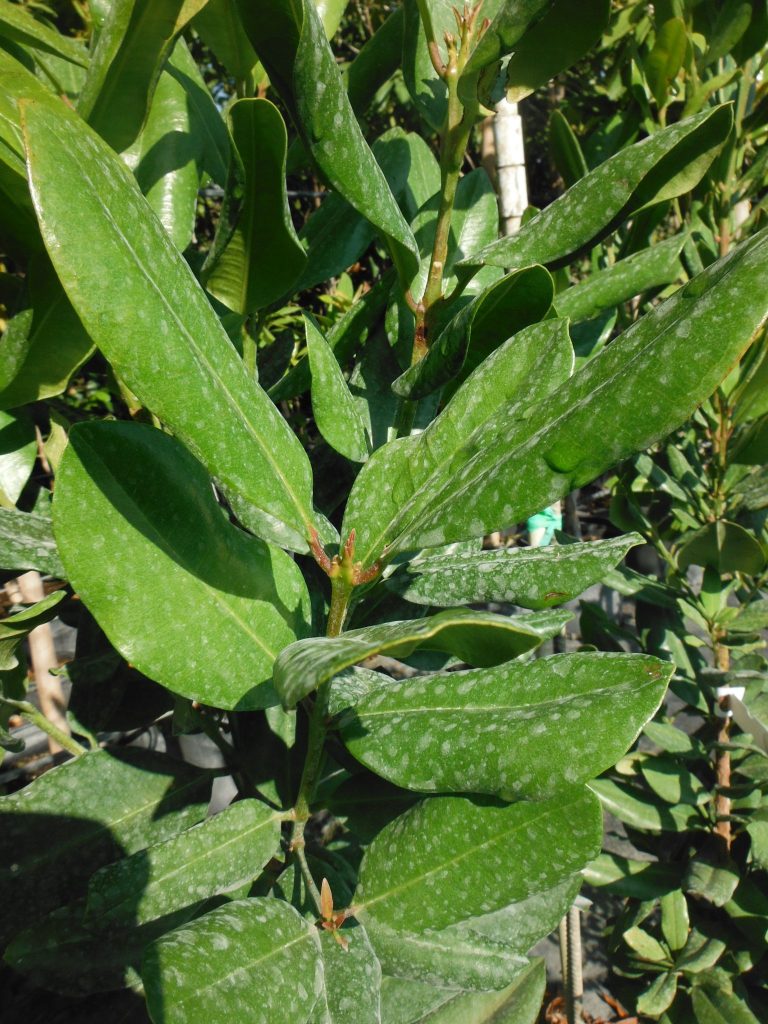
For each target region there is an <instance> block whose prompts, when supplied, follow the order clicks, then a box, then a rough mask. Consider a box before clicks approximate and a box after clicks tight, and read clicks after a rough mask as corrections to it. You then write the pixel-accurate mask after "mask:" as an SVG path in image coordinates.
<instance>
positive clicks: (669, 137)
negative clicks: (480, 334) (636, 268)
mask: <svg viewBox="0 0 768 1024" xmlns="http://www.w3.org/2000/svg"><path fill="white" fill-rule="evenodd" d="M731 124H732V114H731V110H730V107H727V106H726V107H716V108H715V109H714V110H706V111H704V112H703V113H701V114H698V115H696V117H692V118H690V119H689V120H687V121H681V122H680V123H678V124H674V125H670V127H669V128H665V129H663V130H662V131H659V132H656V134H655V135H652V136H651V137H650V138H648V139H644V140H643V141H642V142H638V143H636V144H635V145H634V146H628V147H627V148H625V149H623V150H621V151H620V152H619V153H617V154H616V155H615V156H612V157H611V158H610V159H609V160H606V161H605V163H604V164H601V165H600V166H599V167H597V168H596V169H595V170H594V171H590V173H589V174H587V175H586V176H585V177H584V178H582V179H581V180H580V181H577V182H576V184H575V185H572V186H571V188H569V189H568V191H567V192H566V193H565V194H564V195H562V196H561V197H560V198H559V199H556V200H555V202H554V203H552V204H551V205H550V206H548V207H547V208H546V209H545V210H542V212H541V213H539V214H537V216H535V217H534V218H533V219H532V220H530V221H528V223H527V224H525V225H524V226H523V227H522V228H521V229H520V230H519V231H518V232H517V233H516V234H515V235H513V236H510V237H509V238H502V239H500V240H499V241H498V242H494V243H493V244H491V245H489V246H487V247H486V248H485V249H481V250H480V252H478V253H476V254H475V255H473V256H470V257H468V258H467V259H466V260H464V261H463V265H466V266H467V267H477V266H481V265H482V264H484V263H486V264H487V263H490V264H492V265H494V266H500V267H522V266H526V265H528V264H530V263H543V264H545V265H547V266H553V267H561V266H565V265H566V264H568V263H570V262H571V260H572V259H573V258H574V256H575V255H577V254H578V253H579V252H581V251H583V250H585V249H587V248H588V247H590V246H591V245H594V244H596V243H597V242H598V241H600V240H601V239H602V238H605V237H606V235H608V234H610V233H611V231H613V230H614V229H615V228H616V227H618V226H619V224H621V223H622V222H623V221H625V220H627V219H628V218H629V217H631V216H632V215H633V214H636V213H639V212H640V210H643V209H645V208H646V207H648V206H652V205H654V204H656V203H660V202H662V201H663V200H665V199H672V198H674V197H675V196H679V195H682V194H684V193H685V192H688V191H690V189H692V188H693V187H694V186H695V185H696V184H697V182H698V181H699V180H700V179H701V177H702V175H703V174H704V173H705V172H706V170H707V168H708V167H709V165H710V164H711V163H712V160H713V159H714V158H715V156H716V155H717V153H718V152H719V150H720V148H721V147H722V145H723V143H724V142H725V140H726V138H727V137H728V134H729V132H730V130H731Z"/></svg>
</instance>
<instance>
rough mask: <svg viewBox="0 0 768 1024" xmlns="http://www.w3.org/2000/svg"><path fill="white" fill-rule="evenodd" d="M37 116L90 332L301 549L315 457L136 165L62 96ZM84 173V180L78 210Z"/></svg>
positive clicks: (48, 218) (49, 206)
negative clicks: (178, 244)
mask: <svg viewBox="0 0 768 1024" xmlns="http://www.w3.org/2000/svg"><path fill="white" fill-rule="evenodd" d="M25 118H26V120H25V134H26V140H27V147H28V160H29V172H30V179H31V183H32V191H33V196H34V201H35V208H36V210H37V214H38V217H39V220H40V224H41V228H42V231H43V237H44V239H45V241H46V245H47V246H48V247H49V249H50V253H51V258H52V262H53V264H54V267H55V268H56V272H57V273H58V275H59V277H60V279H61V281H62V283H63V284H64V287H65V290H66V291H67V294H68V296H69V298H70V300H71V302H72V305H73V306H74V308H75V310H76V312H77V313H78V315H79V317H80V319H81V321H82V322H83V325H84V326H85V328H86V330H88V332H89V333H90V334H91V336H92V338H93V339H94V341H95V342H96V344H97V345H98V346H99V347H100V348H101V349H102V351H103V352H104V354H105V355H106V357H107V358H108V359H109V360H110V362H111V363H112V366H113V367H114V369H115V371H116V373H117V374H118V375H119V376H120V377H121V378H122V380H124V381H125V383H126V384H127V385H128V387H130V388H131V390H132V391H133V392H134V393H135V394H136V395H137V396H138V397H139V399H140V400H141V401H142V402H144V403H146V405H147V406H149V408H150V409H151V410H152V412H154V413H155V414H156V415H157V416H158V417H160V419H161V420H163V422H164V423H166V424H167V425H168V426H169V427H171V429H173V431H174V433H175V434H176V435H177V436H178V437H179V438H180V439H181V440H183V441H184V442H185V443H186V444H187V445H188V446H189V447H190V448H191V449H192V450H193V451H194V452H195V453H196V454H197V455H198V457H199V458H200V459H201V460H202V461H203V462H204V463H205V465H206V466H207V467H208V469H209V470H210V471H211V473H212V474H213V475H215V476H216V477H218V478H219V479H221V480H222V481H223V482H224V483H225V484H227V485H229V486H230V487H231V488H232V489H233V490H235V491H238V492H240V493H241V494H242V495H243V496H244V497H245V498H247V499H248V500H249V501H250V502H252V503H253V504H254V505H256V506H258V507H259V508H261V509H262V510H263V511H264V512H265V513H266V514H267V515H269V516H272V517H273V518H274V519H276V520H279V521H282V522H284V523H285V524H286V525H287V526H289V527H290V528H291V530H292V531H293V534H294V544H295V545H296V546H297V547H298V548H299V549H301V548H302V547H303V546H304V544H305V541H304V540H303V539H302V538H307V537H308V536H309V531H310V528H311V525H312V523H313V515H312V509H311V487H312V481H311V470H310V466H309V461H308V459H307V456H306V454H305V453H304V451H303V449H302V447H301V444H300V442H299V440H298V439H297V438H296V437H295V435H294V434H293V432H292V431H291V430H290V428H289V427H288V425H287V423H286V422H285V420H284V419H283V418H282V416H281V415H280V413H279V412H278V411H277V409H275V407H274V405H273V404H272V402H271V401H270V400H269V398H268V397H267V395H266V394H265V392H264V391H263V390H262V389H261V388H260V387H259V386H258V385H257V384H256V383H254V382H253V380H251V378H250V377H249V376H248V374H247V373H246V371H245V369H244V367H243V365H242V362H241V361H240V359H239V358H238V356H237V353H236V352H235V350H234V348H233V346H232V344H231V342H230V341H229V339H228V338H227V336H226V334H225V332H224V329H223V328H222V326H221V324H220V323H219V320H218V318H217V316H216V314H215V313H214V312H213V309H212V308H211V306H210V304H209V303H208V301H207V300H206V298H205V296H204V294H203V292H202V290H201V288H200V286H199V285H198V283H197V281H196V280H195V278H194V276H193V274H192V272H191V270H190V269H189V267H188V266H187V264H186V263H185V261H184V260H183V258H182V256H181V254H180V253H179V252H178V250H176V249H175V248H174V246H173V244H172V243H171V241H170V239H169V238H168V236H167V234H166V233H165V231H164V230H163V228H162V226H161V225H160V223H159V222H158V221H157V219H156V218H155V217H154V215H153V214H152V213H151V211H150V210H149V208H148V207H147V204H146V201H145V200H144V197H143V196H142V195H141V193H140V192H139V190H138V188H137V186H136V183H135V181H134V180H133V178H132V176H131V174H130V172H129V171H128V169H127V168H126V167H125V166H124V165H123V164H122V162H121V161H120V159H119V158H118V157H116V156H115V155H114V154H113V153H112V152H111V151H110V150H109V148H108V147H107V146H106V145H105V144H104V142H102V140H100V139H99V138H98V137H97V136H96V135H94V134H93V133H92V132H91V131H90V130H89V129H88V128H87V127H86V126H85V125H84V124H83V122H82V121H81V120H80V119H79V118H78V117H77V116H76V115H75V114H73V113H71V112H69V111H67V110H66V108H64V106H63V105H62V104H60V103H58V101H56V100H53V99H52V100H51V101H50V103H42V102H34V103H32V102H30V103H27V104H25ZM73 181H78V182H82V187H81V189H80V191H79V192H78V205H77V216H76V217H75V216H73V215H72V209H73V207H72V182H73ZM105 266H107V267H109V268H110V277H109V280H108V281H107V282H105V279H104V272H103V268H104V267H105ZM113 285H114V287H113ZM179 380H183V381H184V388H183V389H182V388H180V387H179V385H178V381H179Z"/></svg>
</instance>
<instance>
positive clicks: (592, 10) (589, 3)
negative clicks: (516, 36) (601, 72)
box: [506, 0, 611, 103]
mask: <svg viewBox="0 0 768 1024" xmlns="http://www.w3.org/2000/svg"><path fill="white" fill-rule="evenodd" d="M610 9H611V5H610V0H582V2H581V3H579V4H574V3H573V2H572V0H553V3H552V4H551V5H550V7H549V8H548V10H547V11H546V13H545V14H544V16H543V18H541V19H540V20H539V21H537V22H536V24H535V25H534V26H533V27H532V28H530V29H528V31H527V32H526V33H525V35H524V36H523V38H522V39H521V40H520V41H519V42H518V43H517V45H516V46H515V51H514V53H513V54H512V56H511V58H510V60H509V63H508V64H507V67H506V91H507V99H508V100H510V102H512V103H518V102H519V101H520V100H522V99H525V97H526V96H530V95H531V93H532V92H535V91H536V89H538V88H539V87H540V86H542V85H546V84H547V82H548V81H549V80H550V78H554V77H555V75H556V74H558V73H559V72H560V71H563V70H564V69H565V68H568V67H570V66H571V65H572V64H575V63H576V61H578V60H580V59H581V58H582V57H583V56H584V55H585V54H586V53H588V52H589V51H590V50H591V49H592V47H593V46H594V45H595V43H596V42H597V41H598V39H599V38H600V36H601V35H602V32H603V29H604V28H605V27H606V25H607V24H608V18H609V15H610Z"/></svg>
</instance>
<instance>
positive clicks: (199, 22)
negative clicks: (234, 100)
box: [192, 0, 258, 81]
mask: <svg viewBox="0 0 768 1024" xmlns="http://www.w3.org/2000/svg"><path fill="white" fill-rule="evenodd" d="M192 27H193V28H194V30H195V32H197V33H198V35H199V36H200V38H201V39H203V40H204V41H205V44H206V46H209V47H210V48H211V50H213V52H214V53H215V54H216V56H217V58H218V59H219V61H220V62H221V63H222V64H223V65H224V67H225V68H226V69H227V71H228V72H229V73H230V75H232V77H233V78H236V79H239V80H240V81H245V80H246V79H247V78H248V76H249V75H250V74H251V73H252V72H253V69H254V67H255V65H256V62H257V61H258V57H257V56H256V53H255V51H254V49H253V47H252V46H251V44H250V42H249V41H248V36H247V35H246V34H245V30H244V29H243V23H242V22H241V21H240V14H239V12H238V9H237V3H236V2H235V0H208V3H207V4H206V5H205V7H203V9H202V10H201V11H200V13H199V14H197V15H196V16H195V19H194V21H193V23H192Z"/></svg>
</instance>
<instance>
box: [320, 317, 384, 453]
mask: <svg viewBox="0 0 768 1024" xmlns="http://www.w3.org/2000/svg"><path fill="white" fill-rule="evenodd" d="M305 328H306V332H307V351H308V353H309V365H310V367H311V371H312V412H313V413H314V417H315V423H316V424H317V429H318V430H319V431H320V433H321V434H322V435H323V437H324V438H325V440H326V441H327V442H328V444H329V445H330V446H331V447H332V448H335V449H336V451H337V452H340V453H341V454H342V455H345V456H346V457H347V458H348V459H351V460H352V461H353V462H365V460H366V459H367V458H368V451H369V446H370V439H369V438H368V435H367V432H366V429H365V425H364V424H363V420H362V417H361V416H360V413H359V411H358V408H357V405H356V404H355V400H354V399H353V397H352V395H351V394H350V391H349V386H348V385H347V382H346V380H345V379H344V374H343V373H342V372H341V367H340V366H339V364H338V363H337V362H336V356H335V355H334V354H333V352H332V351H331V348H330V347H329V345H328V342H327V341H326V340H325V338H324V337H323V335H322V334H321V332H320V330H319V328H318V327H317V324H316V323H315V322H314V320H313V319H312V318H311V317H310V316H307V317H306V319H305Z"/></svg>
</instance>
